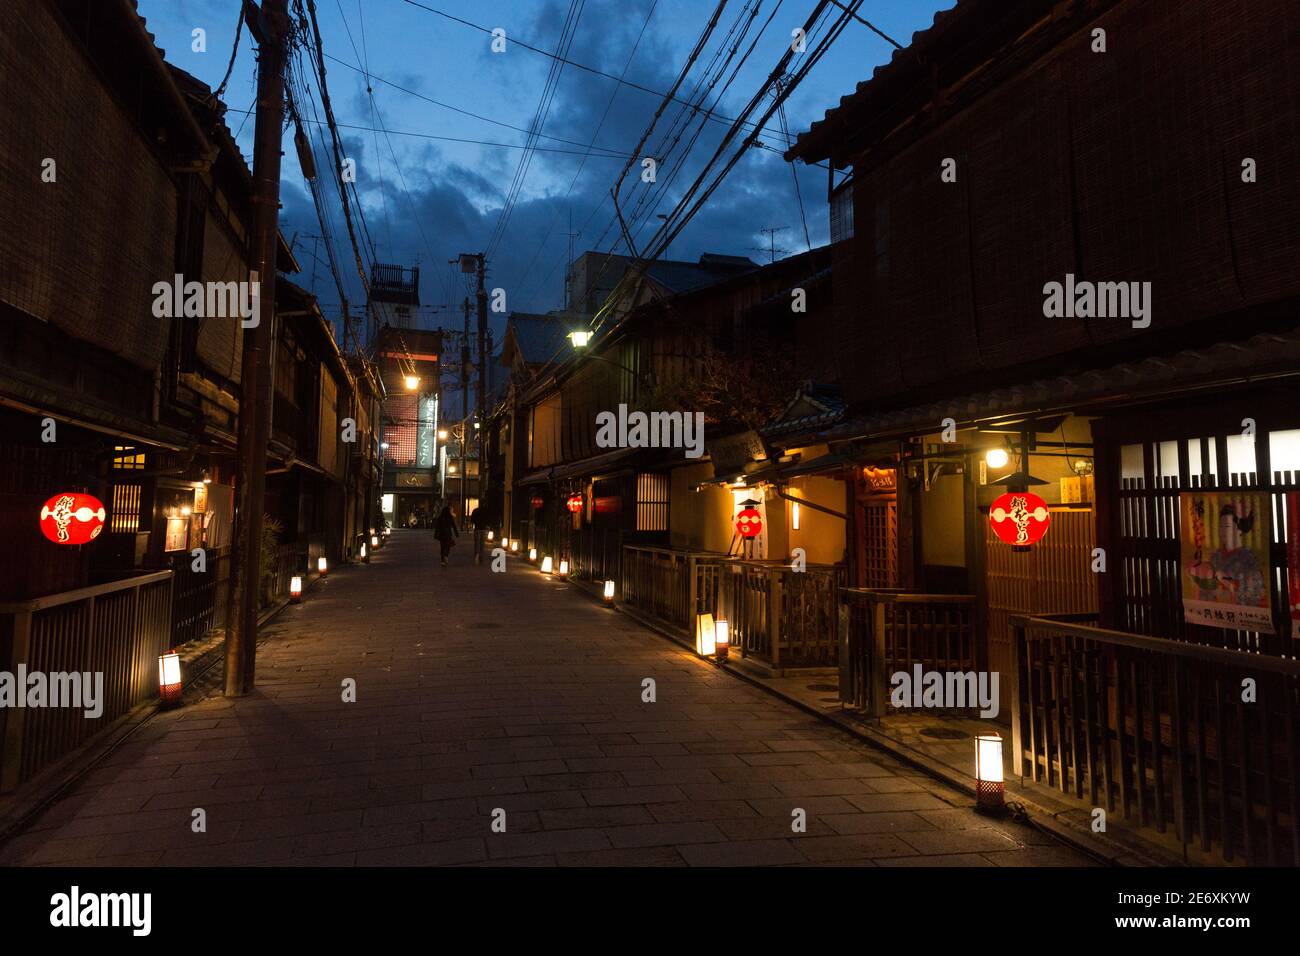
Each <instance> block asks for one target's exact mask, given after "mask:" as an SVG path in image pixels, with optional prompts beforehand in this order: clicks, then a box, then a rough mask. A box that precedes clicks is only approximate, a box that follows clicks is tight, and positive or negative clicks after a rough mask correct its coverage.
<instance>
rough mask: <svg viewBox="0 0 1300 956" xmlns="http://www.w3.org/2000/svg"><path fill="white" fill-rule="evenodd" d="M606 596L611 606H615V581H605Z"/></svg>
mask: <svg viewBox="0 0 1300 956" xmlns="http://www.w3.org/2000/svg"><path fill="white" fill-rule="evenodd" d="M604 597H605V603H606V604H607V605H609V606H610V607H613V606H614V582H613V581H606V582H605V595H604Z"/></svg>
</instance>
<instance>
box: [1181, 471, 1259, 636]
mask: <svg viewBox="0 0 1300 956" xmlns="http://www.w3.org/2000/svg"><path fill="white" fill-rule="evenodd" d="M1179 507H1180V510H1181V512H1182V542H1181V553H1182V590H1183V614H1184V616H1185V617H1186V618H1187V621H1188V623H1190V624H1204V625H1206V626H1207V627H1222V628H1227V629H1229V630H1243V631H1262V632H1264V633H1266V634H1272V633H1273V618H1272V614H1271V612H1270V607H1271V606H1270V603H1269V583H1268V579H1269V561H1268V551H1269V542H1270V540H1271V538H1270V535H1269V500H1268V495H1267V494H1264V493H1260V492H1240V493H1232V492H1201V491H1194V492H1184V493H1183V494H1182V495H1181V496H1180V501H1179Z"/></svg>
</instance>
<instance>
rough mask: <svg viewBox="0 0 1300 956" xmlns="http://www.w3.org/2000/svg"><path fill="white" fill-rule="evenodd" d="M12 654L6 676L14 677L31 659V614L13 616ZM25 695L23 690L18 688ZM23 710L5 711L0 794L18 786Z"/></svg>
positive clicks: (24, 612) (25, 709) (0, 767)
mask: <svg viewBox="0 0 1300 956" xmlns="http://www.w3.org/2000/svg"><path fill="white" fill-rule="evenodd" d="M13 627H14V637H13V653H12V654H11V655H10V658H9V673H11V674H14V675H17V673H18V665H19V664H24V663H26V662H27V660H28V659H29V658H30V656H31V644H32V612H31V611H20V612H18V613H17V614H15V615H14V624H13ZM18 692H19V693H25V692H26V688H21V687H20V688H18ZM26 713H27V708H26V707H10V708H7V709H6V711H5V735H4V753H3V754H0V758H2V759H0V791H3V792H8V791H10V790H13V789H15V788H16V787H17V786H18V783H19V781H20V780H21V779H22V767H23V716H24V715H25V714H26Z"/></svg>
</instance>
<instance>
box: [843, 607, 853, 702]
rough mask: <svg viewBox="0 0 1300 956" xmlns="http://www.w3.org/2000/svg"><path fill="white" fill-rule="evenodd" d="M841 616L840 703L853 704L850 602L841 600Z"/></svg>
mask: <svg viewBox="0 0 1300 956" xmlns="http://www.w3.org/2000/svg"><path fill="white" fill-rule="evenodd" d="M839 617H840V621H839V623H840V633H839V639H840V641H839V643H840V704H841V705H843V704H852V703H853V702H854V701H853V661H852V658H851V657H850V650H851V644H850V643H849V627H850V626H851V625H852V613H851V611H850V609H849V605H848V602H841V604H840V606H839Z"/></svg>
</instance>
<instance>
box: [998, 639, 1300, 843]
mask: <svg viewBox="0 0 1300 956" xmlns="http://www.w3.org/2000/svg"><path fill="white" fill-rule="evenodd" d="M1012 626H1013V629H1014V633H1015V665H1014V668H1015V674H1014V677H1013V679H1014V686H1015V693H1014V695H1013V697H1012V705H1013V706H1012V750H1011V759H1012V767H1013V771H1014V772H1016V773H1019V774H1021V775H1022V776H1026V777H1030V778H1032V779H1033V780H1034V781H1036V782H1039V783H1043V784H1046V785H1048V786H1052V787H1056V788H1057V789H1059V790H1060V791H1061V792H1062V793H1067V794H1070V795H1072V796H1073V797H1075V798H1076V799H1080V800H1083V799H1086V800H1087V801H1088V803H1089V804H1090V805H1092V806H1095V807H1104V808H1105V809H1106V811H1107V812H1108V813H1113V812H1115V811H1116V810H1118V811H1119V812H1120V813H1122V814H1123V816H1124V817H1125V818H1129V819H1132V820H1134V821H1136V822H1137V823H1138V824H1139V825H1141V826H1146V827H1152V828H1154V829H1155V830H1156V831H1158V832H1160V833H1165V832H1167V831H1169V830H1170V829H1172V831H1173V835H1174V836H1175V837H1176V838H1177V839H1178V841H1179V842H1180V843H1182V844H1183V845H1184V847H1188V846H1192V845H1196V846H1198V847H1199V849H1200V850H1201V851H1203V852H1205V853H1208V854H1211V855H1217V856H1219V857H1221V858H1222V859H1223V860H1225V861H1228V862H1232V861H1234V860H1245V861H1246V862H1247V863H1249V864H1252V865H1291V866H1300V826H1297V821H1300V787H1298V785H1297V781H1298V780H1300V773H1298V772H1297V771H1298V769H1300V740H1298V739H1297V738H1298V736H1300V726H1298V724H1297V721H1298V719H1300V661H1297V660H1295V659H1293V658H1285V657H1277V656H1271V655H1266V654H1257V653H1247V652H1243V651H1239V650H1233V649H1227V648H1216V647H1206V646H1203V645H1197V644H1190V643H1187V642H1183V641H1171V640H1167V639H1164V638H1158V637H1148V636H1145V635H1139V634H1130V633H1127V632H1123V631H1112V630H1107V629H1105V628H1100V627H1096V626H1093V625H1089V624H1086V623H1083V622H1080V621H1078V620H1077V619H1073V620H1071V619H1065V620H1063V619H1061V618H1058V617H1026V616H1017V617H1014V618H1012ZM1252 698H1253V699H1252ZM1085 795H1086V796H1085Z"/></svg>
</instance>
